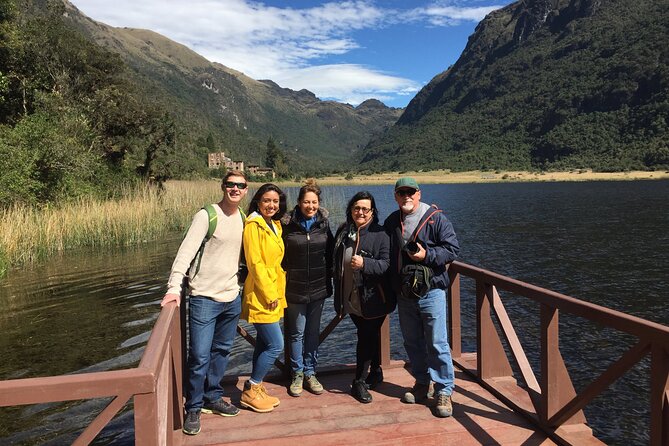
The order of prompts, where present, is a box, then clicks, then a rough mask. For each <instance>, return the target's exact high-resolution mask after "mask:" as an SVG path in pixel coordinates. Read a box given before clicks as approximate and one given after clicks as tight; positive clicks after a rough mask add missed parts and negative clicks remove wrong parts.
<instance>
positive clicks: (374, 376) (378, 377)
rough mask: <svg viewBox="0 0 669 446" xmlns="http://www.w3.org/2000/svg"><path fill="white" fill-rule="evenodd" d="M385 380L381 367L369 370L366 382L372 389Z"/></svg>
mask: <svg viewBox="0 0 669 446" xmlns="http://www.w3.org/2000/svg"><path fill="white" fill-rule="evenodd" d="M382 382H383V370H381V367H379V368H378V369H376V370H373V371H371V372H369V375H367V378H365V383H366V384H367V387H369V388H370V389H374V388H375V387H376V386H378V385H379V384H381V383H382Z"/></svg>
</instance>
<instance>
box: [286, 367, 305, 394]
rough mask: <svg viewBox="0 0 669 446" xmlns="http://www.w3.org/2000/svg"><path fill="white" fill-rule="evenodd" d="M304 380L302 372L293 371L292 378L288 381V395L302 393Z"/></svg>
mask: <svg viewBox="0 0 669 446" xmlns="http://www.w3.org/2000/svg"><path fill="white" fill-rule="evenodd" d="M303 380H304V373H302V372H295V374H294V375H293V380H292V381H291V382H290V387H288V395H290V396H300V394H301V393H302V383H303Z"/></svg>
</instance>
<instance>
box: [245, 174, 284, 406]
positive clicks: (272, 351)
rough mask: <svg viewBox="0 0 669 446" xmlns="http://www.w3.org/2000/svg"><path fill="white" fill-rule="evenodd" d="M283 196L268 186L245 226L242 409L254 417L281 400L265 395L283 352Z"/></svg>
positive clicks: (252, 206) (253, 205) (254, 200)
mask: <svg viewBox="0 0 669 446" xmlns="http://www.w3.org/2000/svg"><path fill="white" fill-rule="evenodd" d="M285 212H286V195H285V194H284V193H283V192H282V191H281V189H279V188H278V187H277V186H275V185H274V184H271V183H267V184H263V185H262V186H261V187H260V188H259V189H258V192H256V194H255V195H254V196H253V198H252V199H251V204H250V205H249V211H248V217H247V218H246V225H245V226H244V236H243V240H244V255H245V257H246V266H247V267H248V270H249V274H248V276H247V278H246V281H245V282H244V292H243V296H244V299H243V302H242V314H241V318H242V319H245V320H247V321H248V322H249V323H251V324H253V326H254V327H255V329H256V346H255V350H254V351H253V369H252V371H251V377H250V378H249V380H248V381H247V382H246V383H245V384H244V391H243V392H242V397H241V401H240V402H241V405H242V406H243V407H246V408H248V409H252V410H254V411H256V412H270V411H272V410H273V409H274V408H275V407H276V406H278V405H279V399H278V398H275V397H273V396H270V395H268V394H267V390H266V389H265V386H264V385H263V379H264V378H265V375H267V373H268V372H269V371H270V369H271V368H272V366H273V365H274V360H276V358H278V357H279V355H280V354H281V352H282V351H283V334H282V333H281V327H280V326H279V320H281V318H282V317H283V309H284V308H286V273H285V272H284V270H283V269H282V268H281V260H282V259H283V253H284V245H283V239H282V238H281V223H280V221H279V220H280V219H281V216H282V215H283V214H284V213H285Z"/></svg>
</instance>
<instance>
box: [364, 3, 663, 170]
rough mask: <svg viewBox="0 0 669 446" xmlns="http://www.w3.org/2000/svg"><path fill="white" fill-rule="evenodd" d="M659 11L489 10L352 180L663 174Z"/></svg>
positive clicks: (590, 6) (652, 7)
mask: <svg viewBox="0 0 669 446" xmlns="http://www.w3.org/2000/svg"><path fill="white" fill-rule="evenodd" d="M668 10H669V2H667V1H666V0H660V1H658V2H653V1H650V0H639V1H632V0H528V1H523V2H515V3H512V4H510V5H507V6H506V7H504V8H501V9H499V10H497V11H493V12H492V13H490V14H489V15H488V16H487V17H486V18H485V19H484V20H482V21H481V22H480V23H479V25H478V26H477V28H476V30H475V32H474V34H472V36H470V38H469V41H468V43H467V46H466V47H465V50H464V51H463V53H462V55H461V56H460V58H459V59H458V61H457V62H456V63H455V64H453V66H451V67H449V68H448V69H447V70H445V71H444V72H442V73H439V74H438V75H436V76H435V77H434V78H433V79H432V80H431V81H430V82H429V83H428V84H427V85H426V86H425V87H424V88H423V89H422V90H421V91H420V92H419V93H418V94H417V95H416V96H415V97H414V99H413V100H412V101H411V102H410V103H409V105H408V106H407V108H406V109H405V111H404V113H403V115H402V116H401V117H400V118H399V119H398V121H397V123H396V124H395V125H394V126H393V127H391V128H390V129H389V131H388V132H387V133H386V134H384V135H382V136H380V137H378V138H375V139H373V140H372V141H371V142H370V144H369V145H368V146H367V148H366V150H365V153H364V155H362V157H361V158H360V159H361V163H362V166H361V169H370V170H406V169H410V168H423V169H431V168H435V169H439V168H451V169H455V170H473V169H484V170H486V169H521V170H535V169H563V170H568V169H573V168H594V169H597V170H633V169H642V170H643V169H664V168H669V148H667V143H666V141H667V140H668V139H669V111H668V110H669V99H668V98H667V91H668V90H669V50H667V48H669V37H668V36H669V29H668V28H669V14H668V13H667V11H668Z"/></svg>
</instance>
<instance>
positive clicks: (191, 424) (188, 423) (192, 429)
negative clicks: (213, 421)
mask: <svg viewBox="0 0 669 446" xmlns="http://www.w3.org/2000/svg"><path fill="white" fill-rule="evenodd" d="M182 430H183V431H184V434H188V435H197V434H199V433H200V411H199V410H194V411H193V412H188V413H187V414H186V419H185V420H184V427H183V429H182Z"/></svg>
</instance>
